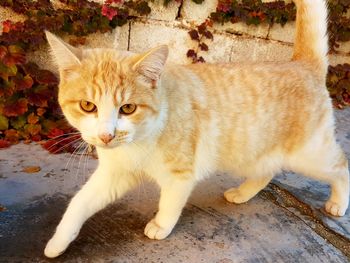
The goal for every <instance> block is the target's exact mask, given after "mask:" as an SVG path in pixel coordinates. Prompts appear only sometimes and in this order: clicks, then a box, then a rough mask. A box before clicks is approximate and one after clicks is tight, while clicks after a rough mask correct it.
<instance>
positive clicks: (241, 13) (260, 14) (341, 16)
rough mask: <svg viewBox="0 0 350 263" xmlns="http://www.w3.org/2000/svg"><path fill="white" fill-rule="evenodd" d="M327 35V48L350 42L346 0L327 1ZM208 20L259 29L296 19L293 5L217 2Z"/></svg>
mask: <svg viewBox="0 0 350 263" xmlns="http://www.w3.org/2000/svg"><path fill="white" fill-rule="evenodd" d="M328 6H329V21H328V31H329V36H330V47H331V49H333V50H334V49H335V48H337V47H339V43H338V42H340V41H349V40H350V26H349V25H350V18H348V17H347V12H349V10H350V1H349V0H330V1H329V3H328ZM210 18H211V19H212V20H213V21H215V22H218V23H226V22H231V23H237V22H245V23H246V24H247V25H259V24H261V23H268V24H270V25H272V24H274V23H277V24H280V25H282V26H283V25H285V24H286V23H287V22H288V21H294V20H295V18H296V8H295V5H294V3H285V2H284V1H276V2H267V3H264V2H262V0H242V1H237V0H219V3H218V5H217V8H216V11H215V12H213V13H211V15H210Z"/></svg>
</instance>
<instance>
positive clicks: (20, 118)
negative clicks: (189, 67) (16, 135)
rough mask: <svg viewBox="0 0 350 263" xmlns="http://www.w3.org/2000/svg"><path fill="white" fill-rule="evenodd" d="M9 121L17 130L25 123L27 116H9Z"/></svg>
mask: <svg viewBox="0 0 350 263" xmlns="http://www.w3.org/2000/svg"><path fill="white" fill-rule="evenodd" d="M10 123H11V126H12V127H13V128H15V129H16V130H19V129H21V128H22V127H23V126H24V124H26V123H27V118H26V117H25V116H24V115H21V116H18V117H17V118H11V120H10Z"/></svg>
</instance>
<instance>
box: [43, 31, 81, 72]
mask: <svg viewBox="0 0 350 263" xmlns="http://www.w3.org/2000/svg"><path fill="white" fill-rule="evenodd" d="M45 35H46V38H47V41H48V42H49V44H50V47H51V52H52V55H53V58H54V61H55V62H56V64H57V65H58V68H59V71H60V72H61V73H64V72H67V71H69V70H70V69H71V68H72V67H74V66H77V65H80V64H81V62H80V61H81V58H82V51H81V50H80V49H78V48H75V47H72V46H71V45H69V44H68V43H66V42H64V41H63V40H62V39H60V38H59V37H57V36H55V35H54V34H52V33H50V32H49V31H45Z"/></svg>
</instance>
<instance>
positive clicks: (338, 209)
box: [325, 200, 347, 216]
mask: <svg viewBox="0 0 350 263" xmlns="http://www.w3.org/2000/svg"><path fill="white" fill-rule="evenodd" d="M325 209H326V211H327V212H328V213H330V214H331V215H333V216H343V215H345V212H346V209H347V206H346V205H340V204H338V203H336V202H333V201H331V200H328V201H327V203H326V205H325Z"/></svg>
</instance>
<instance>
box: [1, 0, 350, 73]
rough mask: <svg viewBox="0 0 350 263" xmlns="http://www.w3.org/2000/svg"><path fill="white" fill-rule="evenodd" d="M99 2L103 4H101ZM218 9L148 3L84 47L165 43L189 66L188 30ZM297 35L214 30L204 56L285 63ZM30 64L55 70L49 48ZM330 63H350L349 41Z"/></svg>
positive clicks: (275, 29) (233, 27)
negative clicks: (144, 10) (144, 11)
mask: <svg viewBox="0 0 350 263" xmlns="http://www.w3.org/2000/svg"><path fill="white" fill-rule="evenodd" d="M96 1H97V2H100V3H102V2H103V0H96ZM265 1H268V0H265ZM52 2H53V3H54V4H55V6H57V7H62V4H60V3H59V2H58V1H57V0H52ZM216 5H217V0H205V1H204V3H202V4H200V5H197V4H195V3H193V2H192V1H190V0H184V1H183V3H182V4H180V3H177V2H175V1H173V2H171V3H170V4H169V5H168V6H167V7H164V6H163V0H154V1H153V2H150V6H151V8H152V12H151V14H150V15H149V16H147V17H138V18H137V19H136V20H133V21H131V22H128V23H127V24H126V25H124V26H123V27H119V28H116V29H115V30H114V31H113V32H112V33H105V34H100V33H97V34H92V35H90V36H89V37H88V38H87V44H86V45H87V46H89V47H116V48H117V49H122V50H130V51H133V52H142V51H145V50H147V49H149V48H151V47H154V46H157V45H159V44H167V45H168V46H169V48H170V58H169V59H170V60H171V61H173V62H177V63H190V60H189V59H188V58H187V57H186V52H187V50H188V49H190V48H193V47H195V45H196V43H195V42H194V41H192V40H191V39H190V37H189V35H188V31H189V30H190V29H191V28H193V27H194V26H195V25H198V24H200V23H201V22H203V21H204V20H205V19H206V18H207V17H208V16H209V14H210V13H211V12H213V11H215V8H216ZM349 15H350V14H349ZM6 19H11V20H14V21H16V20H23V19H24V17H21V16H18V15H16V14H15V13H13V12H12V11H11V10H9V9H6V8H1V7H0V23H1V22H2V21H4V20H6ZM1 24H2V23H1ZM0 27H1V26H0ZM0 30H1V28H0ZM294 31H295V23H293V22H290V23H287V24H286V25H285V26H284V27H282V26H280V25H278V24H276V25H273V26H269V25H267V24H263V25H259V26H254V25H253V26H247V25H246V24H243V23H236V24H232V23H226V24H224V25H214V27H213V34H214V40H213V41H211V40H208V41H207V44H208V46H209V51H208V52H204V53H203V54H202V55H203V56H204V57H205V59H206V61H208V62H239V61H249V60H250V61H287V60H289V59H290V57H291V54H292V50H293V39H294ZM29 59H30V60H32V61H34V62H37V63H38V64H39V65H40V66H42V67H44V68H48V69H51V70H54V69H55V67H54V66H53V65H52V63H51V62H50V61H51V60H50V59H48V52H47V47H42V48H41V49H40V50H38V51H36V52H33V53H31V54H29ZM330 63H331V64H332V65H336V64H342V63H350V42H345V43H341V46H340V47H339V49H338V50H337V52H336V53H333V54H331V55H330Z"/></svg>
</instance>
